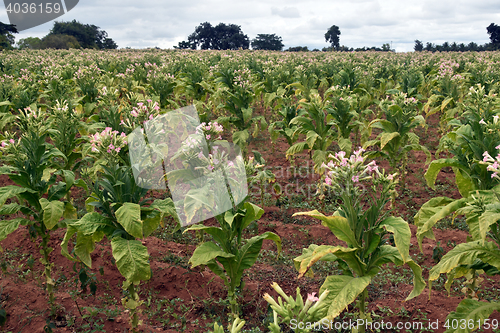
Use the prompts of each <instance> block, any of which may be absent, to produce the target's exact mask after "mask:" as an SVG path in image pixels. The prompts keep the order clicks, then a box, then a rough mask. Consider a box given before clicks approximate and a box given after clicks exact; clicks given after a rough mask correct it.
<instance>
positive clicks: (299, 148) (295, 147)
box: [286, 141, 309, 158]
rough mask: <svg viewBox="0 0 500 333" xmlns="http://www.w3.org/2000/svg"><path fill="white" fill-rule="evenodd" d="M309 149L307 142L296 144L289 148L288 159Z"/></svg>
mask: <svg viewBox="0 0 500 333" xmlns="http://www.w3.org/2000/svg"><path fill="white" fill-rule="evenodd" d="M308 147H309V146H308V145H307V142H305V141H303V142H297V143H296V144H294V145H293V146H291V147H290V148H288V150H287V151H286V157H287V158H288V157H289V156H293V155H295V154H298V153H300V152H302V151H303V150H304V149H306V148H308Z"/></svg>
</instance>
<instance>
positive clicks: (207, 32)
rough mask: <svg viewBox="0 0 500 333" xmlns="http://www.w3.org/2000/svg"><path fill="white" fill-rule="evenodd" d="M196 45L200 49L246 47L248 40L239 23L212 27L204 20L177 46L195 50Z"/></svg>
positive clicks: (235, 48)
mask: <svg viewBox="0 0 500 333" xmlns="http://www.w3.org/2000/svg"><path fill="white" fill-rule="evenodd" d="M198 46H199V47H200V48H201V49H202V50H237V49H239V48H243V49H248V47H249V46H250V40H249V39H248V36H247V35H245V34H243V32H242V31H241V27H240V26H239V25H236V24H225V23H219V24H218V25H217V26H215V27H213V26H212V24H210V23H209V22H204V23H201V24H200V25H199V26H197V27H196V28H195V31H194V32H193V33H192V34H191V35H189V37H188V40H187V41H182V42H180V43H179V45H178V46H177V48H179V49H186V48H191V49H193V50H195V49H196V48H197V47H198Z"/></svg>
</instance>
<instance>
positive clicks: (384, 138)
mask: <svg viewBox="0 0 500 333" xmlns="http://www.w3.org/2000/svg"><path fill="white" fill-rule="evenodd" d="M398 137H400V135H399V133H398V132H392V133H382V135H381V136H380V149H384V147H385V146H386V145H387V144H388V143H389V142H391V140H393V139H394V138H398Z"/></svg>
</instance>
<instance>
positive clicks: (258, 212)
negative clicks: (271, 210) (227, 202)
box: [241, 202, 264, 230]
mask: <svg viewBox="0 0 500 333" xmlns="http://www.w3.org/2000/svg"><path fill="white" fill-rule="evenodd" d="M244 207H245V209H246V214H245V216H244V217H243V223H242V227H241V229H242V230H243V229H245V228H246V227H247V226H248V225H249V224H250V223H252V222H253V221H257V220H259V219H260V218H261V217H262V214H264V210H263V209H262V208H260V207H259V206H257V205H254V204H253V203H251V202H245V204H244Z"/></svg>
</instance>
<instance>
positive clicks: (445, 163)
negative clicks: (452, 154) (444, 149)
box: [424, 158, 470, 190]
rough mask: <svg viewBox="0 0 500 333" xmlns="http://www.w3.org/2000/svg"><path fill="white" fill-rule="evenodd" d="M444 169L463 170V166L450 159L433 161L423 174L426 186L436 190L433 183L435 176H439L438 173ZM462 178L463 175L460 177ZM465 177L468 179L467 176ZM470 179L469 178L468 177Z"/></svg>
mask: <svg viewBox="0 0 500 333" xmlns="http://www.w3.org/2000/svg"><path fill="white" fill-rule="evenodd" d="M445 167H453V168H457V169H460V170H462V171H464V172H465V171H466V170H463V166H462V165H461V164H460V163H459V162H458V161H457V160H455V159H451V158H442V159H439V160H434V161H432V162H431V164H429V167H428V168H427V171H426V172H425V174H424V177H425V179H426V180H427V185H428V186H429V187H430V188H432V189H433V190H434V189H435V188H436V187H435V185H434V184H435V183H436V179H437V175H438V174H439V171H441V169H442V168H445ZM461 176H464V175H461ZM464 177H465V176H464ZM466 177H469V176H468V175H467V176H466ZM469 178H470V177H469Z"/></svg>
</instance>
